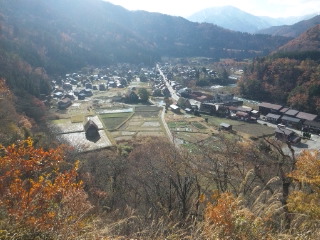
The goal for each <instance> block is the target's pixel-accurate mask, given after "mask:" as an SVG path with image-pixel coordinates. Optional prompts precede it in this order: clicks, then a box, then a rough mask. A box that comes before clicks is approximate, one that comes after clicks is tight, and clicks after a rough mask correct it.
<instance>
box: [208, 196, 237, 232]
mask: <svg viewBox="0 0 320 240" xmlns="http://www.w3.org/2000/svg"><path fill="white" fill-rule="evenodd" d="M213 198H214V200H215V202H216V203H215V204H212V203H208V205H207V207H206V210H205V219H206V220H207V221H209V222H211V223H213V224H216V225H218V226H220V227H222V228H223V230H224V231H225V232H226V233H230V232H233V230H234V216H233V214H234V212H235V210H236V209H237V201H236V199H235V198H234V197H233V195H232V194H231V193H222V194H221V195H217V194H214V195H213Z"/></svg>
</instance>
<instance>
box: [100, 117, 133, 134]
mask: <svg viewBox="0 0 320 240" xmlns="http://www.w3.org/2000/svg"><path fill="white" fill-rule="evenodd" d="M131 116H132V113H105V114H101V115H100V118H101V120H102V122H103V124H104V126H105V127H106V128H107V129H108V130H114V129H117V128H118V127H119V126H120V125H121V124H122V123H124V122H125V121H126V120H127V119H128V118H129V117H131Z"/></svg>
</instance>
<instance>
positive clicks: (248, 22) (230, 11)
mask: <svg viewBox="0 0 320 240" xmlns="http://www.w3.org/2000/svg"><path fill="white" fill-rule="evenodd" d="M314 16H315V14H309V15H305V16H297V17H288V18H271V17H265V16H255V15H252V14H250V13H247V12H244V11H242V10H240V9H238V8H235V7H233V6H223V7H213V8H206V9H203V10H201V11H199V12H196V13H194V14H193V15H191V16H190V17H188V20H190V21H193V22H207V23H213V24H216V25H218V26H221V27H223V28H226V29H230V30H234V31H240V32H248V33H257V32H259V31H260V30H262V29H267V28H269V27H271V26H280V25H285V24H294V23H296V22H299V21H302V20H305V19H309V18H311V17H314ZM262 33H264V32H262Z"/></svg>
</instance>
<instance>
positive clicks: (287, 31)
mask: <svg viewBox="0 0 320 240" xmlns="http://www.w3.org/2000/svg"><path fill="white" fill-rule="evenodd" d="M317 24H320V15H317V16H315V17H313V18H311V19H308V20H303V21H300V22H297V23H295V24H293V25H284V26H274V27H270V28H267V29H263V30H260V31H258V32H257V33H260V34H269V35H273V36H285V37H293V38H295V37H298V36H299V35H300V34H302V33H303V32H305V31H307V30H308V29H309V28H311V27H313V26H315V25H317Z"/></svg>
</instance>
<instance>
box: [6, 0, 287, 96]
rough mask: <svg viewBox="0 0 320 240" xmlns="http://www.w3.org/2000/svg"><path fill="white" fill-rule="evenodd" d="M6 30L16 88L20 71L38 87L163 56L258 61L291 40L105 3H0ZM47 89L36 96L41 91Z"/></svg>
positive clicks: (10, 71)
mask: <svg viewBox="0 0 320 240" xmlns="http://www.w3.org/2000/svg"><path fill="white" fill-rule="evenodd" d="M0 26H1V28H0V29H1V31H0V53H1V55H0V77H4V78H6V79H7V80H8V82H9V85H10V84H11V85H15V86H17V85H18V84H16V82H15V81H16V79H18V78H17V76H16V75H17V72H19V71H23V73H24V76H25V77H23V78H19V79H29V80H30V81H31V80H32V79H33V77H32V74H33V73H39V72H40V73H42V74H40V75H41V76H42V75H43V76H45V74H44V73H45V72H47V73H49V74H61V73H65V72H69V71H72V70H76V69H79V68H81V67H83V66H86V65H96V66H100V65H108V64H112V63H117V62H129V63H145V64H153V63H154V62H155V61H158V60H159V59H160V57H162V56H169V57H192V56H205V57H211V58H216V59H219V58H251V57H255V56H261V55H266V54H268V53H269V52H271V51H273V50H274V49H277V48H278V47H279V46H281V45H283V44H285V43H286V42H288V41H289V40H291V39H290V38H285V37H271V36H266V35H250V34H247V33H240V32H233V31H230V30H226V29H223V28H221V27H218V26H216V25H213V24H208V23H202V24H200V23H194V22H190V21H188V20H186V19H184V18H181V17H172V16H169V15H164V14H159V13H149V12H145V11H128V10H126V9H124V8H122V7H119V6H116V5H113V4H111V3H108V2H104V1H100V0H68V1H66V0H46V1H39V0H14V1H0ZM18 70H19V71H18ZM20 81H22V80H20ZM40 82H41V81H40ZM26 86H32V84H26ZM41 86H42V85H41V84H40V83H39V86H38V87H37V88H36V89H33V90H32V91H34V92H38V93H39V91H40V90H39V89H41V88H42V87H41ZM32 88H33V87H32ZM40 92H41V91H40Z"/></svg>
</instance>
